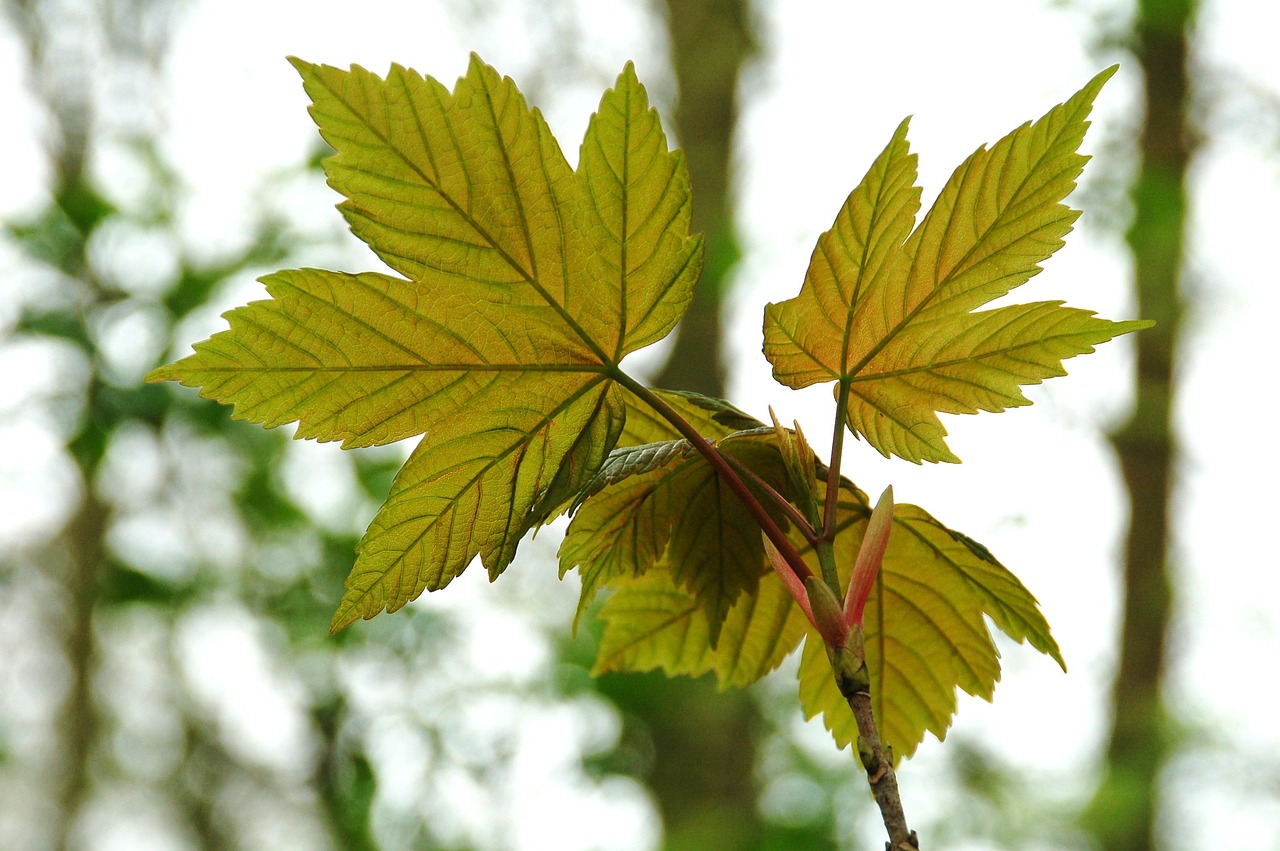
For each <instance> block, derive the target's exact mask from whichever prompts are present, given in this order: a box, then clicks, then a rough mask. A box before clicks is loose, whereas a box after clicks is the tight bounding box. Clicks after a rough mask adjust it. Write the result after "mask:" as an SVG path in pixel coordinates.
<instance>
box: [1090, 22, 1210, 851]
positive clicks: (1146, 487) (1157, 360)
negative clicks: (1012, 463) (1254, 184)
mask: <svg viewBox="0 0 1280 851" xmlns="http://www.w3.org/2000/svg"><path fill="white" fill-rule="evenodd" d="M1194 7H1195V0H1140V2H1139V3H1138V16H1137V21H1136V23H1135V33H1134V42H1135V43H1134V51H1135V53H1136V55H1137V58H1138V61H1139V62H1140V63H1141V66H1142V70H1143V73H1144V75H1145V77H1146V97H1145V107H1146V117H1145V123H1144V124H1143V127H1142V136H1141V142H1140V145H1141V148H1140V156H1141V162H1140V171H1139V174H1138V176H1137V182H1136V183H1135V185H1134V187H1133V190H1132V192H1131V197H1132V200H1133V207H1134V212H1133V223H1132V224H1131V225H1130V227H1129V231H1128V234H1127V239H1128V243H1129V247H1130V250H1131V251H1132V252H1133V260H1134V280H1135V285H1136V289H1137V296H1138V315H1139V316H1142V317H1144V318H1149V319H1154V320H1156V323H1157V324H1156V326H1155V327H1153V328H1150V329H1148V330H1146V331H1143V332H1142V333H1141V334H1138V335H1136V340H1137V371H1138V375H1137V401H1136V405H1135V408H1134V412H1133V415H1132V417H1131V418H1130V420H1129V421H1128V422H1127V423H1126V424H1125V425H1124V426H1123V427H1122V428H1121V429H1120V430H1119V431H1117V432H1115V433H1114V434H1113V435H1112V438H1111V439H1112V443H1113V444H1114V446H1115V448H1116V451H1117V453H1118V454H1119V457H1120V465H1121V468H1122V470H1123V472H1124V479H1125V484H1126V485H1127V487H1128V491H1129V506H1130V521H1129V530H1128V537H1127V541H1126V546H1125V568H1124V592H1123V593H1124V604H1123V605H1124V610H1123V629H1122V633H1121V642H1120V664H1119V670H1118V672H1117V675H1116V680H1115V685H1114V690H1113V705H1114V714H1113V719H1112V729H1111V739H1110V743H1109V746H1108V750H1107V777H1106V780H1105V781H1104V783H1103V785H1102V787H1101V788H1100V790H1099V792H1098V796H1097V799H1096V800H1095V802H1094V805H1093V812H1092V816H1093V827H1094V830H1095V831H1096V834H1097V836H1098V839H1099V840H1100V841H1101V843H1102V845H1103V847H1104V848H1107V849H1116V851H1119V849H1124V851H1140V849H1147V848H1152V847H1154V843H1155V835H1154V829H1155V817H1156V812H1157V800H1158V791H1159V789H1158V781H1159V772H1160V768H1161V764H1162V763H1163V761H1164V758H1165V754H1166V745H1167V742H1166V729H1165V725H1164V712H1163V705H1162V701H1161V695H1160V690H1161V683H1162V681H1163V676H1164V671H1165V662H1166V655H1167V647H1166V637H1167V633H1168V630H1169V616H1170V609H1171V599H1172V592H1171V586H1170V581H1169V573H1168V565H1167V562H1168V533H1169V496H1170V490H1171V482H1172V478H1173V469H1174V463H1175V462H1176V442H1175V440H1174V436H1173V433H1172V426H1171V410H1172V401H1173V395H1174V385H1173V377H1174V376H1173V370H1174V364H1175V360H1176V345H1177V340H1178V331H1179V321H1180V317H1181V312H1182V304H1181V297H1180V295H1179V287H1178V281H1179V277H1180V274H1181V271H1182V264H1183V248H1182V246H1183V234H1184V230H1185V227H1186V211H1187V194H1186V185H1185V184H1186V174H1187V166H1188V162H1189V160H1190V157H1191V149H1190V143H1189V138H1190V133H1189V131H1188V118H1187V110H1188V104H1189V81H1188V76H1187V56H1188V50H1189V46H1190V30H1191V25H1192V20H1193V17H1194V12H1195V8H1194Z"/></svg>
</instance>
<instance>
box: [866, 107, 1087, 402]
mask: <svg viewBox="0 0 1280 851" xmlns="http://www.w3.org/2000/svg"><path fill="white" fill-rule="evenodd" d="M1047 117H1048V116H1046V118H1047ZM1042 120H1043V119H1042ZM1027 126H1028V128H1031V127H1034V126H1035V125H1034V124H1032V125H1027ZM1068 126H1069V125H1068ZM1019 129H1021V128H1019ZM1014 132H1017V131H1014ZM1060 138H1061V128H1059V132H1058V134H1057V135H1056V137H1055V140H1054V143H1053V144H1051V145H1046V146H1045V149H1044V150H1043V151H1042V152H1041V154H1040V156H1039V157H1037V159H1036V162H1035V163H1034V164H1033V165H1031V166H1029V167H1028V169H1027V173H1026V174H1025V175H1024V176H1023V178H1022V180H1021V181H1019V183H1018V187H1017V189H1016V190H1015V191H1014V192H1013V193H1012V194H1011V197H1012V198H1017V197H1019V196H1020V195H1021V194H1022V192H1023V190H1024V189H1025V188H1026V186H1027V182H1028V181H1029V180H1030V179H1031V178H1032V176H1033V175H1035V174H1036V171H1037V169H1038V168H1039V167H1040V164H1041V163H1043V162H1045V160H1046V159H1047V158H1048V156H1049V155H1050V154H1051V153H1053V152H1054V151H1055V150H1056V148H1057V143H1058V142H1059V141H1060ZM1001 141H1003V140H1001ZM996 144H997V145H999V144H1000V143H999V142H997V143H996ZM993 150H994V147H992V148H988V147H987V146H986V145H983V146H982V147H981V148H979V149H978V151H975V152H974V154H973V155H971V156H970V157H969V159H967V160H965V162H964V163H963V165H962V168H963V169H964V177H962V178H961V179H960V180H959V182H958V183H957V184H956V185H957V186H958V187H961V188H963V187H964V185H965V181H966V180H967V179H968V175H969V172H970V171H971V170H972V169H973V166H974V163H975V162H976V161H977V159H978V156H979V154H986V155H987V158H988V161H989V159H990V156H991V153H992V151H993ZM1072 153H1074V151H1073V152H1072ZM988 164H989V162H988ZM984 171H985V169H984ZM1061 174H1062V172H1057V173H1055V174H1054V175H1053V179H1054V180H1056V179H1058V178H1059V177H1060V176H1061ZM949 183H950V181H948V184H949ZM943 191H944V192H945V191H946V187H945V186H944V187H943ZM957 191H958V190H957ZM1056 205H1062V199H1061V198H1059V199H1058V200H1056V201H1054V202H1052V203H1051V204H1049V205H1048V206H1050V207H1053V206H1056ZM936 206H937V202H936V201H935V202H934V207H931V208H930V209H929V212H928V213H926V214H925V218H924V220H923V221H921V222H920V225H919V227H918V228H917V229H916V230H915V231H913V232H912V233H911V234H910V236H908V237H907V240H906V242H905V243H903V244H904V246H905V245H907V244H910V242H911V239H912V237H914V236H915V235H916V233H917V232H919V233H921V238H922V239H923V228H924V227H925V225H926V224H927V223H928V221H929V218H930V217H931V215H932V214H933V211H934V209H935V208H936ZM1013 206H1015V205H1014V204H1013V203H1012V202H1011V203H1010V204H1009V205H1008V206H1007V207H1006V208H1005V210H1007V209H1010V208H1012V207H1013ZM1005 210H1002V211H1001V215H1000V216H996V217H995V219H994V220H993V221H992V223H991V224H989V225H988V226H987V227H986V228H985V229H984V230H983V232H982V235H981V236H980V237H978V238H977V239H975V240H974V241H973V244H972V245H971V246H969V249H968V250H967V251H965V253H964V254H963V255H962V256H961V258H960V259H959V260H958V261H956V263H955V265H954V266H953V267H952V270H951V273H950V274H948V275H947V277H946V278H945V279H943V280H941V281H936V282H935V283H934V285H933V287H932V288H931V289H930V290H929V292H928V293H927V294H925V296H924V298H922V299H921V300H920V303H919V304H917V305H916V306H915V307H914V308H912V309H911V310H910V311H908V312H907V313H906V314H905V315H904V316H903V318H902V319H901V321H899V322H898V324H897V325H895V326H894V327H893V328H892V329H890V330H889V331H888V332H887V333H886V334H885V335H884V337H883V338H882V339H881V340H879V341H878V342H877V343H876V344H875V345H874V346H872V347H871V349H870V350H869V351H868V352H867V354H866V355H865V356H863V358H862V359H861V360H860V361H859V362H858V364H857V365H856V366H855V367H854V368H853V369H852V370H849V371H848V372H847V373H846V374H845V375H843V376H841V379H842V380H844V381H849V382H851V383H852V382H854V381H858V380H860V379H859V378H858V376H859V375H860V374H861V372H862V370H863V369H865V368H866V367H867V365H868V364H869V363H871V361H873V360H875V358H876V356H877V355H878V354H880V352H881V351H883V350H884V348H885V347H886V346H888V345H889V343H891V342H892V341H893V340H894V339H896V338H897V336H898V335H899V334H901V333H902V332H903V330H904V329H905V328H906V327H907V326H908V325H910V324H911V323H912V322H914V321H915V319H916V317H917V316H918V315H919V314H920V313H921V312H922V311H924V309H925V308H926V307H928V306H929V305H930V304H931V303H932V302H933V300H934V298H935V297H936V296H937V295H938V293H940V292H941V291H942V289H943V288H944V287H945V286H946V284H947V282H948V281H950V280H952V279H953V278H954V277H955V270H956V269H960V268H962V267H964V266H965V264H966V263H967V262H968V261H969V259H970V258H971V257H973V254H974V252H975V251H977V249H978V246H980V245H982V244H983V243H984V242H985V241H986V240H987V238H988V237H989V236H990V235H991V233H992V232H993V231H994V230H996V229H997V227H998V226H999V225H1000V224H1001V220H1002V218H1003V213H1004V212H1005ZM955 220H956V217H955V216H951V217H949V218H948V219H947V223H946V226H945V227H944V229H943V232H942V236H941V237H940V239H939V246H942V245H945V244H946V237H947V235H948V234H949V233H950V232H951V227H952V226H953V224H955ZM918 262H919V253H918V252H917V253H916V254H915V255H913V256H912V258H911V265H910V267H909V268H908V270H907V281H910V280H911V278H912V276H913V275H914V274H915V269H916V265H917V263H918ZM1035 265H1036V266H1039V265H1040V264H1039V263H1036V264H1035ZM842 363H843V362H842Z"/></svg>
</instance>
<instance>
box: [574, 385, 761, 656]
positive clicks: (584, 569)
mask: <svg viewBox="0 0 1280 851" xmlns="http://www.w3.org/2000/svg"><path fill="white" fill-rule="evenodd" d="M682 407H685V408H687V407H688V405H687V404H685V405H682ZM771 436H772V435H771V433H768V432H765V433H763V434H755V433H753V432H738V433H732V434H729V435H727V436H726V437H724V438H722V439H721V440H719V441H717V446H718V448H719V449H720V451H722V452H724V453H725V454H727V455H729V456H732V457H734V458H736V459H738V460H739V461H741V462H742V463H744V464H745V465H746V466H749V467H751V468H752V469H753V470H754V471H755V472H756V474H757V475H760V476H761V477H762V478H764V479H765V480H766V481H770V482H772V483H775V486H776V487H778V488H779V489H780V490H783V491H785V490H786V488H785V487H784V486H783V485H782V484H781V482H782V480H783V479H784V478H785V475H786V474H785V471H784V470H783V469H782V464H781V459H780V457H779V455H778V450H777V447H776V445H775V444H774V442H773V441H772V440H770V439H769V437H771ZM682 443H683V441H668V442H666V443H665V444H653V443H649V444H642V445H641V446H640V447H637V448H630V449H622V450H615V452H614V455H613V457H614V458H615V459H620V460H621V463H620V464H619V467H620V469H619V470H618V473H619V476H618V477H617V478H615V479H613V480H612V481H611V482H610V483H609V486H608V487H605V488H604V489H603V490H602V491H601V492H600V493H598V494H596V495H594V496H593V497H592V498H591V499H590V500H589V501H587V502H586V503H585V504H583V505H582V506H581V507H580V508H579V509H578V510H577V513H576V514H575V515H574V518H573V521H572V522H571V523H570V524H569V528H568V530H567V532H566V533H565V539H564V542H563V543H562V544H561V546H560V574H561V576H564V575H565V574H566V573H567V572H568V571H569V570H571V569H572V568H574V567H576V568H577V569H578V572H579V575H580V576H581V577H582V595H581V597H580V600H579V604H578V618H579V619H580V618H581V616H582V614H583V612H584V611H585V610H586V608H587V606H588V605H590V603H591V601H592V600H593V599H594V598H595V596H596V594H597V593H598V592H599V591H600V590H601V589H602V588H605V587H609V586H617V584H618V583H620V582H623V581H626V580H628V579H633V578H636V577H639V576H642V575H644V574H645V573H647V572H648V571H649V570H650V569H651V568H653V567H654V566H656V565H663V566H665V569H666V570H667V571H668V572H669V574H670V576H671V578H672V581H674V582H675V583H676V584H678V585H679V586H680V587H681V588H682V589H683V590H684V591H687V592H688V593H689V594H691V595H692V597H693V599H694V600H695V601H696V602H697V603H698V605H699V606H700V607H701V609H702V611H703V614H704V616H705V620H706V623H707V627H708V630H709V637H710V642H711V647H712V648H715V647H716V646H717V644H718V642H719V637H720V627H721V624H722V623H723V622H724V620H725V618H726V617H727V616H728V613H729V611H730V609H731V608H732V607H733V606H734V604H735V603H736V602H737V600H738V599H739V597H740V596H742V595H743V594H747V595H750V594H752V593H754V592H755V590H756V587H757V585H758V583H759V581H760V577H761V575H762V574H764V573H765V571H766V569H767V565H766V563H765V560H764V548H763V544H762V543H761V537H760V527H759V525H757V523H756V521H755V519H754V518H753V517H752V516H751V514H750V513H749V512H748V511H747V509H746V508H745V507H744V506H743V505H742V503H741V502H740V501H739V500H738V499H737V498H736V497H735V496H734V495H733V493H732V492H731V491H730V490H729V488H728V486H727V485H725V483H724V482H723V480H722V479H721V478H720V477H719V476H718V475H716V473H715V471H714V470H713V469H712V468H711V466H710V465H709V464H708V463H707V462H706V460H705V459H704V458H702V456H701V455H696V454H690V452H689V451H687V450H686V451H682V450H683V447H682V446H681V444H682ZM637 456H638V457H637ZM642 460H647V461H648V462H649V465H648V466H647V467H646V466H644V465H642V464H638V463H630V462H633V461H642ZM575 623H576V620H575Z"/></svg>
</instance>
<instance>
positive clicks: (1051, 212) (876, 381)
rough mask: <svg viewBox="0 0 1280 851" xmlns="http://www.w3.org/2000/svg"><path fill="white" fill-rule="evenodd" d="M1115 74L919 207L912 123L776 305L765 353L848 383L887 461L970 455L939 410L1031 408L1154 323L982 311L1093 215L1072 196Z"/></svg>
mask: <svg viewBox="0 0 1280 851" xmlns="http://www.w3.org/2000/svg"><path fill="white" fill-rule="evenodd" d="M1114 72H1115V68H1114V67H1113V68H1110V69H1107V70H1106V71H1103V72H1102V73H1100V74H1099V75H1098V76H1096V77H1095V78H1094V79H1093V80H1092V81H1091V82H1090V83H1089V84H1088V85H1087V86H1085V88H1084V89H1082V90H1081V91H1080V92H1079V93H1077V94H1076V95H1075V96H1073V97H1072V98H1071V99H1069V100H1068V101H1067V102H1066V103H1064V104H1060V105H1059V106H1057V107H1055V108H1053V109H1052V110H1050V111H1049V113H1048V114H1047V115H1045V116H1044V117H1043V118H1041V119H1040V120H1039V121H1037V122H1035V123H1028V124H1024V125H1023V126H1021V127H1019V128H1018V129H1016V130H1014V131H1013V132H1012V133H1010V134H1009V135H1008V136H1006V137H1004V138H1003V139H1001V140H1000V141H999V142H997V143H996V144H995V145H994V146H992V147H991V148H990V149H988V148H986V147H981V148H979V149H978V150H977V151H975V152H974V153H973V155H971V156H970V157H969V158H968V159H967V160H965V162H964V163H963V164H962V165H961V166H960V167H959V168H958V169H956V171H955V172H954V173H953V174H952V176H951V179H950V180H949V181H948V182H947V185H946V186H945V187H944V188H943V190H942V193H941V194H940V195H939V197H938V200H937V201H936V202H935V203H934V205H933V208H932V209H931V210H930V211H929V213H928V214H927V215H926V216H925V217H924V220H923V221H922V222H921V224H920V226H919V227H916V228H915V230H914V231H913V230H912V227H913V225H914V222H915V214H916V211H917V210H918V209H919V206H920V189H919V187H917V186H915V185H914V182H915V179H916V157H915V155H914V154H911V153H910V151H909V147H908V144H907V126H908V122H906V121H904V122H903V123H902V124H901V125H900V126H899V127H898V129H897V131H896V132H895V133H894V135H893V138H892V139H891V140H890V142H889V144H888V146H886V148H885V149H884V151H883V153H881V154H880V156H879V157H878V158H877V159H876V161H875V163H874V164H873V165H872V167H871V169H870V170H869V171H868V172H867V175H866V177H865V178H863V180H862V182H861V183H860V184H859V185H858V187H857V188H856V189H854V191H853V192H852V193H851V194H850V195H849V198H848V200H847V201H846V202H845V204H844V207H843V208H842V209H841V210H840V213H839V215H838V216H837V217H836V221H835V224H834V226H833V227H832V229H831V230H829V231H827V232H826V233H824V234H823V235H822V236H821V237H820V238H819V239H818V245H817V247H816V248H815V249H814V252H813V257H812V260H811V261H810V265H809V270H808V273H807V274H806V276H805V281H804V285H803V286H802V287H801V290H800V294H799V295H797V296H796V297H795V298H792V299H789V300H787V301H783V302H780V303H777V304H770V305H768V306H767V307H766V309H765V322H764V333H765V343H764V351H765V355H766V356H767V357H768V358H769V360H770V362H771V363H772V364H773V373H774V376H775V377H776V378H777V379H778V380H779V381H781V382H783V383H784V384H787V385H788V386H790V387H793V388H800V387H806V386H808V385H810V384H814V383H818V382H826V381H834V382H836V389H835V392H836V396H837V399H842V398H844V397H845V395H846V394H847V402H846V404H845V416H846V422H847V424H848V426H849V428H850V429H852V430H853V431H854V432H855V433H856V434H860V435H862V436H863V437H865V438H866V439H867V441H868V442H869V443H870V444H871V445H872V446H874V447H875V448H876V449H877V450H878V451H880V452H881V453H882V454H884V455H886V456H887V455H890V454H893V455H898V456H900V457H902V458H905V459H907V460H909V461H913V462H916V463H919V462H921V461H958V460H959V459H958V458H956V456H955V455H953V454H952V453H951V451H950V449H948V448H947V445H946V442H945V440H944V439H943V438H944V436H945V435H946V429H945V428H944V427H943V425H942V422H941V420H940V419H939V417H938V414H939V413H948V414H971V413H977V412H978V411H979V410H984V411H993V412H994V411H1002V410H1004V409H1006V408H1009V407H1014V406H1019V405H1026V404H1029V402H1028V400H1027V399H1026V397H1025V396H1024V395H1023V394H1022V391H1021V390H1020V389H1019V388H1020V386H1021V385H1026V384H1037V383H1039V382H1040V381H1042V380H1043V379H1045V378H1049V377H1052V376H1057V375H1063V374H1065V371H1064V370H1063V368H1062V360H1063V359H1064V358H1069V357H1073V356H1075V355H1078V354H1084V353H1087V352H1091V351H1093V347H1094V346H1095V345H1097V344H1099V343H1102V342H1105V341H1107V340H1109V339H1111V338H1112V337H1115V336H1117V335H1120V334H1124V333H1128V332H1130V331H1134V330H1137V329H1139V328H1144V327H1147V326H1148V325H1149V324H1150V323H1148V322H1137V321H1131V322H1110V321H1107V320H1104V319H1099V318H1097V317H1096V316H1094V314H1093V313H1091V312H1089V311H1085V310H1078V309H1073V308H1067V307H1063V306H1062V303H1061V302H1041V303H1037V304H1025V305H1016V306H1012V307H1003V308H997V309H994V310H989V311H982V312H973V311H974V310H975V309H976V308H978V307H980V306H982V305H984V304H986V303H987V302H990V301H992V300H993V299H996V298H999V297H1000V296H1002V295H1005V294H1006V293H1008V292H1009V291H1010V290H1012V289H1013V288H1014V287H1017V286H1020V285H1021V284H1023V283H1025V282H1026V281H1027V280H1028V279H1029V278H1030V277H1032V276H1033V275H1035V274H1037V273H1039V271H1040V264H1041V263H1042V262H1043V261H1044V260H1045V259H1047V258H1048V257H1049V256H1050V255H1051V254H1052V253H1053V252H1054V251H1056V250H1057V249H1058V247H1060V246H1061V245H1062V240H1063V237H1064V236H1065V235H1066V234H1067V233H1068V232H1069V231H1070V230H1071V226H1072V223H1073V222H1074V221H1075V219H1076V217H1077V216H1078V215H1079V214H1078V213H1077V212H1076V211H1075V210H1072V209H1071V208H1069V207H1067V206H1066V205H1065V204H1063V203H1061V201H1062V199H1063V198H1065V197H1066V196H1067V195H1068V194H1069V193H1070V192H1071V190H1072V189H1074V188H1075V180H1076V178H1077V177H1078V176H1079V174H1080V171H1081V169H1082V168H1083V167H1084V163H1085V161H1086V159H1087V158H1086V157H1084V156H1081V155H1080V154H1078V153H1077V149H1078V148H1079V146H1080V143H1081V141H1082V140H1083V138H1084V133H1085V130H1086V128H1087V127H1088V124H1089V122H1088V121H1087V120H1086V119H1087V116H1088V114H1089V111H1090V109H1091V107H1092V104H1093V100H1094V98H1095V97H1096V96H1097V93H1098V91H1099V90H1100V89H1101V87H1102V85H1103V83H1105V82H1106V80H1107V79H1108V78H1110V77H1111V75H1112V74H1113V73H1114Z"/></svg>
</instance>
